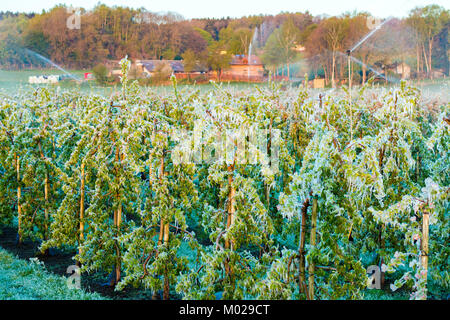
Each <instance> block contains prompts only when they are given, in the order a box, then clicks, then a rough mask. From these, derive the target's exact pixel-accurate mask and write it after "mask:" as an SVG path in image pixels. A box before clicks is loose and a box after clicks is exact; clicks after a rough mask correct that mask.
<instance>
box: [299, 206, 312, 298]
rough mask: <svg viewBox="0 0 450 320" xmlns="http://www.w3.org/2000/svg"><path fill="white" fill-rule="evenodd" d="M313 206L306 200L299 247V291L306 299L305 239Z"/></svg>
mask: <svg viewBox="0 0 450 320" xmlns="http://www.w3.org/2000/svg"><path fill="white" fill-rule="evenodd" d="M310 205H311V202H310V199H309V198H308V199H306V200H305V202H304V203H303V207H302V217H301V219H302V221H301V226H300V243H299V247H298V258H299V267H298V290H299V292H300V293H304V294H305V295H306V298H307V299H309V298H308V293H309V292H308V288H307V287H306V282H305V271H306V270H305V237H306V213H307V211H308V207H309V206H310Z"/></svg>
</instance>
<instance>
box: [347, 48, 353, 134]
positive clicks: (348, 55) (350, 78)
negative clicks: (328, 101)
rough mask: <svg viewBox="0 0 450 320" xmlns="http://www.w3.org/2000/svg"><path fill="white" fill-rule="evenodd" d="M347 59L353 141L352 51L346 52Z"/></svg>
mask: <svg viewBox="0 0 450 320" xmlns="http://www.w3.org/2000/svg"><path fill="white" fill-rule="evenodd" d="M347 57H348V95H349V105H350V141H352V140H353V110H352V59H351V58H352V50H351V49H349V50H347Z"/></svg>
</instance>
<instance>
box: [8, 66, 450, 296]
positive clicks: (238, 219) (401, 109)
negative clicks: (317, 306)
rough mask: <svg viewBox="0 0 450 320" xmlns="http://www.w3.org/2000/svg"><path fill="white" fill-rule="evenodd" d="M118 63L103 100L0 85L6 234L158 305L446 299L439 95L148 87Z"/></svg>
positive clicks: (443, 113)
mask: <svg viewBox="0 0 450 320" xmlns="http://www.w3.org/2000/svg"><path fill="white" fill-rule="evenodd" d="M121 64H122V71H123V74H124V75H125V76H124V77H123V78H122V86H121V88H120V91H119V92H118V93H117V94H115V95H112V96H110V95H107V94H104V95H99V94H95V93H84V92H80V91H79V90H58V89H56V88H52V87H41V88H35V89H34V90H24V91H21V92H20V93H14V92H8V93H2V94H1V96H0V224H1V226H2V228H6V227H13V228H16V230H17V246H19V247H20V246H21V245H22V244H23V243H24V242H26V241H29V240H33V241H37V242H39V243H40V247H39V250H40V251H41V253H42V255H46V254H49V252H50V251H51V249H52V248H62V249H69V250H74V251H75V252H76V255H74V257H73V259H74V263H75V262H76V264H77V265H78V266H80V267H81V269H80V270H81V276H82V277H83V275H85V274H93V273H96V272H107V273H110V277H109V279H107V280H108V285H110V286H111V287H114V288H115V290H116V291H120V290H124V289H126V288H128V287H136V288H137V289H138V290H142V291H143V292H144V291H145V292H150V293H154V294H155V296H158V295H161V297H162V298H164V299H316V300H326V299H393V298H395V299H447V298H448V295H449V294H450V274H449V268H448V266H449V251H450V250H449V240H450V239H449V230H450V225H449V218H450V213H449V211H450V210H449V201H448V199H449V191H450V189H449V188H450V186H449V184H450V176H449V172H450V159H449V154H448V152H449V144H450V135H449V126H450V103H449V102H448V100H436V101H437V102H436V101H434V100H433V101H431V100H430V99H429V98H424V97H423V96H422V92H421V90H419V89H417V88H415V87H413V86H408V85H407V84H406V83H404V82H402V83H401V84H400V85H399V86H397V87H393V88H377V89H374V88H372V86H371V85H370V83H369V84H367V85H366V86H364V87H361V88H354V89H353V90H352V91H351V92H350V91H349V90H348V89H346V88H345V87H344V88H342V89H339V90H335V91H329V92H328V93H327V94H323V93H320V92H318V91H314V90H311V89H308V88H305V87H303V86H299V87H282V86H281V85H279V84H276V83H269V84H265V85H263V86H256V87H254V88H252V89H242V90H233V89H230V88H225V87H224V86H222V85H216V84H213V85H211V87H210V88H209V89H208V90H200V89H198V88H196V87H184V88H183V89H180V88H179V87H177V84H176V81H175V80H173V88H172V90H170V91H166V92H156V91H152V90H144V89H143V88H141V87H139V86H138V85H137V83H136V82H132V81H129V80H128V79H127V76H126V74H127V72H128V69H129V62H128V61H127V60H125V59H124V60H122V63H121ZM372 272H374V273H373V274H372ZM105 281H106V279H105Z"/></svg>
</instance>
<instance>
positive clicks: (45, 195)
mask: <svg viewBox="0 0 450 320" xmlns="http://www.w3.org/2000/svg"><path fill="white" fill-rule="evenodd" d="M38 147H39V153H40V156H41V159H42V161H44V162H45V155H44V152H43V151H42V144H41V141H39V142H38ZM48 190H49V179H48V168H47V165H45V179H44V201H45V205H44V217H45V219H44V240H48V223H49V214H48V205H49V198H48ZM47 254H48V249H47V250H45V255H47Z"/></svg>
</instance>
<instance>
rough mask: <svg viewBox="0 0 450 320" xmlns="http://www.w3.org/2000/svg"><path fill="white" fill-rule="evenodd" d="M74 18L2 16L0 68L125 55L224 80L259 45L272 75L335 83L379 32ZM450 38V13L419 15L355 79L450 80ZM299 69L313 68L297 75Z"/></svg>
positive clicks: (171, 18)
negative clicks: (181, 64) (391, 71)
mask: <svg viewBox="0 0 450 320" xmlns="http://www.w3.org/2000/svg"><path fill="white" fill-rule="evenodd" d="M69 9H70V8H66V7H64V6H57V7H55V8H53V9H51V10H50V11H48V12H43V13H42V14H33V15H25V14H11V13H3V14H2V15H0V17H1V19H0V40H2V41H1V44H0V57H1V59H0V65H1V67H3V68H22V67H31V66H40V65H42V63H43V62H42V61H40V60H38V59H36V58H35V57H34V56H33V55H32V54H30V53H29V52H27V51H24V50H23V48H28V49H31V50H34V51H35V52H37V53H39V54H42V55H44V56H46V57H49V58H50V59H51V60H52V61H54V62H55V63H57V64H61V65H63V66H65V67H70V68H90V67H93V66H95V65H96V64H98V63H104V62H105V60H107V59H116V58H118V57H123V56H125V55H126V54H127V55H128V56H130V57H132V58H133V59H183V60H185V61H188V63H187V65H188V69H190V70H193V69H195V68H196V66H197V65H199V66H202V67H203V68H206V69H211V70H215V71H220V70H222V69H224V68H227V67H228V65H229V62H230V59H231V55H232V54H249V49H250V44H251V45H252V47H253V51H252V54H258V55H260V56H261V57H262V59H263V62H264V64H265V65H266V68H267V69H268V70H272V71H273V73H274V74H277V73H278V74H279V73H281V75H287V76H288V77H291V76H293V75H300V76H303V75H304V73H305V72H310V73H312V74H314V75H316V76H318V75H320V76H324V77H325V79H327V81H329V82H333V83H334V82H335V80H336V79H343V78H344V76H343V75H344V74H345V68H346V60H345V52H346V50H347V49H350V48H351V47H352V46H353V45H354V44H356V43H357V42H358V41H359V40H360V39H361V38H363V37H364V36H365V35H366V34H367V33H369V32H370V31H371V28H372V29H373V28H375V27H376V23H375V20H374V18H373V17H371V16H370V15H369V14H367V13H346V14H343V15H341V16H338V17H313V16H312V15H311V14H309V13H308V12H306V13H282V14H279V15H276V16H262V15H261V16H249V17H243V18H239V19H231V18H226V19H225V18H224V19H193V20H185V19H183V17H181V16H180V15H177V14H174V13H167V14H155V13H152V12H149V11H146V10H144V9H130V8H124V7H113V8H110V7H107V6H105V5H97V6H96V7H95V8H94V9H93V10H92V11H89V12H86V11H85V10H83V9H81V10H80V11H73V10H72V11H71V10H69ZM74 14H79V15H80V29H68V28H67V21H68V19H70V17H71V16H73V15H74ZM371 22H372V23H371ZM448 29H449V12H448V10H446V9H445V8H443V7H440V6H437V5H430V6H426V7H421V8H416V9H414V10H412V11H411V12H410V15H409V17H407V18H405V19H391V20H390V21H389V23H386V24H384V25H383V27H382V28H381V29H380V30H378V31H377V32H376V33H375V34H374V35H373V36H372V37H371V38H370V39H369V40H368V41H367V42H365V43H364V44H363V45H362V46H361V47H359V48H358V49H357V50H356V51H355V53H354V55H355V57H356V58H357V59H359V60H360V62H359V64H357V65H356V69H355V70H357V71H358V72H356V76H357V75H358V74H360V76H361V82H362V83H365V81H366V80H367V77H368V74H369V70H368V66H377V67H375V68H376V69H378V70H380V69H382V66H386V65H391V64H394V63H396V62H406V63H408V64H409V65H410V66H412V67H413V70H415V75H416V76H422V77H425V76H428V77H432V76H433V72H432V71H433V70H434V69H438V70H441V71H442V72H443V73H444V74H446V75H448V73H449V62H448V61H449V59H448ZM302 47H303V48H304V49H305V51H302V49H301V48H302ZM299 59H303V60H302V61H306V62H305V63H302V64H300V67H299V66H298V65H297V67H295V68H294V67H291V65H292V64H293V63H294V62H298V60H299ZM304 59H306V60H304ZM291 70H292V71H291ZM291 73H293V74H291Z"/></svg>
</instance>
